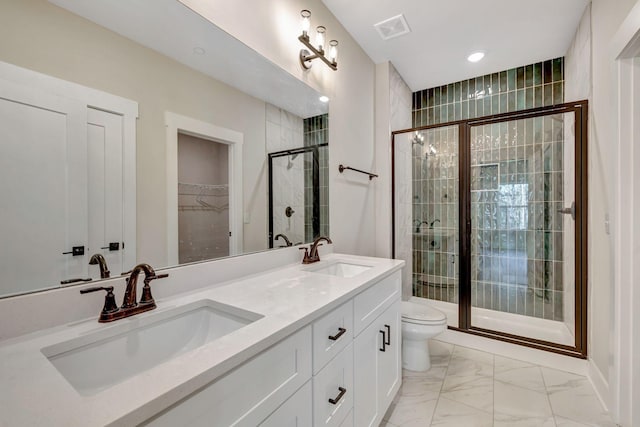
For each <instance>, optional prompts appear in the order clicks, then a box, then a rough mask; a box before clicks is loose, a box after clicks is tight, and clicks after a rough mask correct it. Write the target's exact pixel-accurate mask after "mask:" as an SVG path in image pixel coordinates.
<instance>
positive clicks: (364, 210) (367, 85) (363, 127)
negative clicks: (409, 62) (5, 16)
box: [181, 0, 376, 255]
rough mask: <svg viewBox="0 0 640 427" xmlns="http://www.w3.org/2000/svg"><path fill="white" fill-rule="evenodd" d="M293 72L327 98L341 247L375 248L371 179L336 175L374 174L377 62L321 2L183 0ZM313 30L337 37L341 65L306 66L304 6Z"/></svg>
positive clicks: (335, 223)
mask: <svg viewBox="0 0 640 427" xmlns="http://www.w3.org/2000/svg"><path fill="white" fill-rule="evenodd" d="M181 1H182V2H183V3H184V4H186V5H187V6H189V7H191V8H192V9H194V10H196V11H198V12H199V13H201V14H202V15H203V16H205V17H207V18H208V19H210V20H211V21H213V22H215V24H216V25H217V26H218V27H220V28H221V29H223V30H224V31H226V32H228V33H229V34H231V35H232V36H234V37H236V38H237V39H239V40H241V41H242V42H243V43H245V44H246V45H247V46H249V47H251V48H252V49H254V50H256V51H257V52H258V53H260V54H261V55H263V56H264V57H266V58H267V59H269V60H271V61H272V62H274V63H275V64H277V65H279V66H280V67H282V68H283V69H285V70H286V71H288V72H289V73H291V74H292V75H293V76H295V77H297V78H299V79H300V80H302V81H305V82H307V83H308V84H309V85H310V86H312V87H313V88H314V89H316V90H317V91H318V92H320V93H323V94H325V95H327V96H328V97H329V98H330V99H331V100H330V102H329V123H330V124H329V141H330V142H329V211H330V212H329V221H330V224H331V238H332V240H333V242H334V245H335V250H336V251H337V252H345V253H354V254H361V255H373V254H374V253H375V214H374V184H373V183H372V182H370V181H369V180H368V178H367V177H366V176H365V175H360V174H355V173H352V172H350V171H346V172H345V173H344V174H340V173H339V172H338V165H340V164H344V165H347V166H351V167H355V168H358V169H363V170H373V171H375V168H376V164H375V163H374V128H373V127H374V117H373V114H374V111H373V105H374V70H375V67H374V64H373V62H371V59H369V57H368V56H367V55H366V54H365V53H364V51H363V50H362V48H361V47H360V46H359V45H358V44H357V43H356V42H355V41H354V40H353V38H352V37H351V36H350V35H349V33H348V32H347V31H346V30H345V29H344V28H343V27H342V25H340V23H339V22H338V20H337V19H336V18H335V17H334V16H333V15H332V14H331V13H330V12H329V11H328V9H327V8H326V7H325V6H324V5H323V4H322V2H321V1H320V0H309V1H301V0H261V1H259V2H258V1H255V0H213V1H211V0H208V1H205V0H181ZM302 9H309V10H310V11H311V13H312V15H311V28H315V27H316V26H318V25H324V26H325V27H326V28H327V39H328V40H330V39H336V40H338V42H339V46H338V47H339V52H338V70H337V71H332V70H331V69H330V68H329V67H327V66H325V65H324V64H323V63H321V62H320V61H319V60H316V61H314V64H313V67H312V69H311V70H309V71H305V70H303V69H302V67H301V65H300V63H299V61H298V52H299V51H300V49H301V48H303V47H304V46H303V45H302V44H301V43H300V42H299V41H298V36H299V35H300V33H301V29H300V11H301V10H302Z"/></svg>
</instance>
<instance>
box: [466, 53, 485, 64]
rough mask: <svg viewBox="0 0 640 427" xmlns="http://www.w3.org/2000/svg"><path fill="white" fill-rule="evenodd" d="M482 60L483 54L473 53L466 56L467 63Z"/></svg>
mask: <svg viewBox="0 0 640 427" xmlns="http://www.w3.org/2000/svg"><path fill="white" fill-rule="evenodd" d="M482 58H484V52H474V53H472V54H471V55H469V56H467V61H469V62H478V61H480V60H481V59H482Z"/></svg>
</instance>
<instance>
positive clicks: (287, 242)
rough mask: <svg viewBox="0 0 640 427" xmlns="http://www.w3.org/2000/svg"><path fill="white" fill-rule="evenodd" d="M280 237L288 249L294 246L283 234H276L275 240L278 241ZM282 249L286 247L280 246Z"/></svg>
mask: <svg viewBox="0 0 640 427" xmlns="http://www.w3.org/2000/svg"><path fill="white" fill-rule="evenodd" d="M280 237H282V240H284V243H285V245H286V247H289V246H293V243H291V241H290V240H289V238H288V237H287V236H285V235H284V234H282V233H280V234H276V237H274V238H273V240H278V239H279V238H280ZM280 247H284V246H280Z"/></svg>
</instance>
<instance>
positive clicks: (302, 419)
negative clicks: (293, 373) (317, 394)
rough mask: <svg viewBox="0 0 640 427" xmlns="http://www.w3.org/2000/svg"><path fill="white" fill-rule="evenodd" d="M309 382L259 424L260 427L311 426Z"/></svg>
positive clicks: (310, 388) (310, 389)
mask: <svg viewBox="0 0 640 427" xmlns="http://www.w3.org/2000/svg"><path fill="white" fill-rule="evenodd" d="M311 399H312V387H311V380H309V381H307V382H306V383H305V385H303V386H302V388H301V389H300V390H298V391H296V393H295V394H294V395H293V396H291V397H290V398H289V399H287V401H286V402H284V403H283V404H282V405H281V406H280V407H279V408H278V409H276V411H275V412H274V413H273V414H271V415H269V417H268V418H267V419H266V420H264V421H263V422H261V423H260V424H259V426H260V427H307V426H311V425H313V416H312V412H313V409H312V400H311Z"/></svg>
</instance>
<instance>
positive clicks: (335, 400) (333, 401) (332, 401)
mask: <svg viewBox="0 0 640 427" xmlns="http://www.w3.org/2000/svg"><path fill="white" fill-rule="evenodd" d="M338 390H340V394H338V395H337V396H336V398H335V399H329V403H331V404H332V405H336V404H337V403H338V402H340V399H342V396H344V394H345V393H346V392H347V389H346V388H344V387H338Z"/></svg>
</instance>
